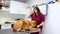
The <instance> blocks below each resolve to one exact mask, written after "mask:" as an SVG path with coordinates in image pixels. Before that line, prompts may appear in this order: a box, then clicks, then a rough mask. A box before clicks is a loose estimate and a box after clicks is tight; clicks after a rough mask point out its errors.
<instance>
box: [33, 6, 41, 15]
mask: <svg viewBox="0 0 60 34" xmlns="http://www.w3.org/2000/svg"><path fill="white" fill-rule="evenodd" d="M34 9H36V10H37V14H40V13H41V11H40V9H39V8H38V7H35V8H34ZM34 12H35V11H34ZM35 16H36V14H35Z"/></svg>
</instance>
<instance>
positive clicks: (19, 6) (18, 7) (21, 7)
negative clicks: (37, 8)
mask: <svg viewBox="0 0 60 34" xmlns="http://www.w3.org/2000/svg"><path fill="white" fill-rule="evenodd" d="M26 6H27V5H26V4H25V3H22V2H17V1H11V4H10V13H12V14H26V12H27V9H26Z"/></svg>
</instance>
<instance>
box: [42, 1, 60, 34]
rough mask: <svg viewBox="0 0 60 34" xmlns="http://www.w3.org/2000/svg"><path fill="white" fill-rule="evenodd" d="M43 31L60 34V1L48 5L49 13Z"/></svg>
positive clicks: (48, 33)
mask: <svg viewBox="0 0 60 34" xmlns="http://www.w3.org/2000/svg"><path fill="white" fill-rule="evenodd" d="M42 33H43V34H60V3H58V2H56V3H55V4H49V5H48V15H47V17H46V22H45V25H44V28H43V32H42Z"/></svg>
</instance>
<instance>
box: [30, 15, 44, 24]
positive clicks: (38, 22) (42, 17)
mask: <svg viewBox="0 0 60 34" xmlns="http://www.w3.org/2000/svg"><path fill="white" fill-rule="evenodd" d="M31 18H32V20H35V21H36V22H37V25H39V24H40V23H42V22H43V21H45V16H44V15H43V14H39V15H37V16H33V14H32V15H31Z"/></svg>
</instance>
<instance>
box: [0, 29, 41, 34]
mask: <svg viewBox="0 0 60 34" xmlns="http://www.w3.org/2000/svg"><path fill="white" fill-rule="evenodd" d="M31 32H39V33H41V31H40V29H38V30H36V31H26V32H13V31H12V30H11V29H4V30H0V34H30V33H31Z"/></svg>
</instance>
